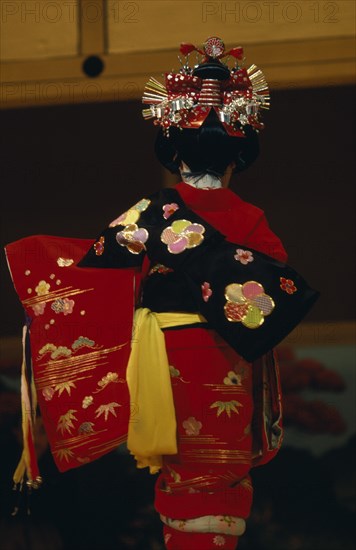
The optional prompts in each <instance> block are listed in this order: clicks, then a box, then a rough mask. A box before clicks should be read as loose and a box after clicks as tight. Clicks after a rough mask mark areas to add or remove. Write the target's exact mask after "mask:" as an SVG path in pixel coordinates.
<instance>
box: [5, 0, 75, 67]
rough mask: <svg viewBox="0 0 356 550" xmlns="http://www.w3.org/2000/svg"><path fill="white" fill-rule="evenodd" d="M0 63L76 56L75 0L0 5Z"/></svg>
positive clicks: (14, 2) (39, 0)
mask: <svg viewBox="0 0 356 550" xmlns="http://www.w3.org/2000/svg"><path fill="white" fill-rule="evenodd" d="M0 21H1V61H2V62H9V61H18V60H33V59H49V58H53V57H70V56H74V55H78V45H79V12H78V1H74V0H71V1H68V2H67V1H64V2H49V1H47V0H36V1H35V2H33V1H27V2H24V1H16V0H15V1H11V2H8V1H7V0H2V1H1V2H0Z"/></svg>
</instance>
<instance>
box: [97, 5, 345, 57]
mask: <svg viewBox="0 0 356 550" xmlns="http://www.w3.org/2000/svg"><path fill="white" fill-rule="evenodd" d="M354 32H355V3H354V2H353V1H350V0H337V1H333V2H330V1H323V0H322V1H314V2H313V1H309V0H299V1H289V0H282V1H281V0H279V1H265V0H258V1H250V0H242V1H241V0H240V1H235V2H234V1H225V2H216V1H198V0H194V1H190V0H180V1H179V2H177V1H174V0H152V1H149V2H147V1H146V0H137V1H135V2H117V1H115V0H112V1H109V2H108V35H109V52H112V53H122V52H139V51H141V52H142V51H155V50H161V51H162V50H166V49H170V48H172V49H175V48H177V44H180V42H193V43H194V44H196V45H200V44H202V43H203V42H204V40H205V39H206V38H207V37H208V36H214V35H218V36H220V37H221V38H222V39H223V40H224V41H225V43H226V44H227V45H229V46H239V45H244V44H259V43H270V42H286V41H296V40H298V41H303V40H310V39H313V40H315V39H318V38H334V37H339V36H353V35H354Z"/></svg>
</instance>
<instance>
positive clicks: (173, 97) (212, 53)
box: [142, 36, 270, 137]
mask: <svg viewBox="0 0 356 550" xmlns="http://www.w3.org/2000/svg"><path fill="white" fill-rule="evenodd" d="M180 52H181V54H182V55H184V56H185V63H184V64H183V63H182V68H181V69H180V70H179V72H170V73H165V84H162V83H161V82H159V81H158V80H156V79H155V78H153V77H151V78H150V79H149V81H148V82H147V84H146V86H145V91H144V94H143V98H142V103H144V104H145V105H149V108H146V109H143V112H142V114H143V117H144V118H145V119H151V118H153V119H155V120H154V124H156V125H159V126H161V127H162V128H163V129H164V131H165V133H166V134H167V135H168V133H169V128H170V127H171V126H176V127H178V128H192V129H197V128H199V127H200V126H201V125H202V124H203V123H204V121H205V119H206V118H207V116H208V114H209V113H210V111H211V109H214V110H215V112H216V114H217V116H218V118H219V120H220V121H221V123H222V125H223V126H224V128H225V129H226V131H227V133H228V134H229V135H231V136H237V137H244V136H245V133H244V126H246V125H250V126H252V127H253V128H254V129H255V130H257V131H258V130H261V129H263V128H264V125H263V123H262V122H261V121H260V120H259V113H260V109H269V102H270V97H269V90H268V85H267V82H266V79H265V77H264V74H263V73H262V71H261V70H260V69H258V67H256V65H251V66H250V67H249V68H248V69H246V68H244V67H240V66H239V65H238V62H239V61H240V60H242V59H243V49H242V48H241V47H236V48H232V49H230V50H228V51H226V50H225V45H224V42H223V41H222V40H221V39H220V38H218V37H216V36H213V37H210V38H208V39H207V40H206V42H205V44H204V48H203V50H201V49H199V48H197V47H196V46H194V45H193V44H186V43H182V44H181V46H180ZM192 52H196V53H197V54H199V55H200V56H202V58H201V59H200V62H199V64H198V65H195V66H194V67H191V66H190V65H189V56H190V54H191V53H192ZM225 57H229V58H231V57H232V58H233V59H234V60H235V64H234V66H233V67H232V68H230V67H228V65H227V64H224V63H222V62H221V61H220V59H222V58H225Z"/></svg>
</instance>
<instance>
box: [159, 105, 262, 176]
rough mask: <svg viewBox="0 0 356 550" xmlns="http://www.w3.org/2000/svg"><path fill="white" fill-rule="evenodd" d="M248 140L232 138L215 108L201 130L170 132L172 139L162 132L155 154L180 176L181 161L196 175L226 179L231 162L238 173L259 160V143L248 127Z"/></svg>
mask: <svg viewBox="0 0 356 550" xmlns="http://www.w3.org/2000/svg"><path fill="white" fill-rule="evenodd" d="M244 132H245V136H246V137H241V138H240V137H235V136H230V135H229V134H228V133H227V132H226V130H225V128H224V127H223V125H222V124H221V122H220V121H219V119H218V117H217V115H216V113H215V111H214V109H212V110H211V111H210V113H209V115H208V116H207V118H206V119H205V121H204V123H203V124H202V126H200V128H199V129H190V128H183V129H182V128H177V127H175V126H173V127H171V128H170V129H169V135H168V137H166V136H165V134H164V132H163V130H162V129H160V130H159V132H158V135H157V138H156V142H155V153H156V155H157V158H158V160H159V161H160V162H161V164H163V166H164V167H165V168H167V169H168V170H169V171H170V172H172V173H179V166H180V163H181V161H184V163H185V164H186V165H187V166H188V167H189V168H190V170H191V172H192V174H193V175H197V176H198V175H202V174H212V175H215V176H218V177H219V176H222V175H223V174H224V173H225V170H226V168H227V166H229V164H231V162H233V161H234V162H235V164H236V167H235V169H234V172H235V173H236V172H241V171H242V170H245V169H246V168H247V167H248V166H250V164H252V162H253V161H254V160H255V159H256V158H257V157H258V154H259V140H258V134H257V132H256V131H255V130H254V129H253V128H252V127H251V126H245V127H244Z"/></svg>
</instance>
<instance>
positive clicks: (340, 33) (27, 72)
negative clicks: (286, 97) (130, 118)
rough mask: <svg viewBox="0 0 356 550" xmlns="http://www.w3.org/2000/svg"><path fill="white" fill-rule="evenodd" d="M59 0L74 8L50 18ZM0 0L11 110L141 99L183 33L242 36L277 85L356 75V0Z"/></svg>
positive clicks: (3, 95) (169, 65)
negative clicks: (93, 65)
mask: <svg viewBox="0 0 356 550" xmlns="http://www.w3.org/2000/svg"><path fill="white" fill-rule="evenodd" d="M57 4H58V5H60V6H63V7H64V6H67V9H66V11H64V9H63V17H62V18H61V19H60V20H59V21H53V23H49V21H48V20H47V19H48V18H49V17H52V18H53V19H55V17H56V13H57V12H58V11H59V8H58V7H57V12H56V11H55V10H56V6H57ZM23 5H26V8H27V11H24V8H23ZM31 6H32V8H33V13H32V14H31V12H30V9H29V7H31ZM38 6H40V7H38ZM45 6H47V8H46V10H45ZM51 6H53V11H52V12H51V10H50V7H51ZM0 7H1V23H2V46H3V47H2V58H1V83H0V103H1V107H2V108H5V109H6V108H12V107H30V106H33V105H59V104H71V103H91V102H102V101H124V100H128V99H129V100H131V99H139V98H140V97H141V96H142V93H143V88H144V85H145V83H146V82H147V80H148V78H149V76H151V75H152V76H155V77H156V78H158V79H160V78H161V77H162V74H163V73H164V72H165V71H167V70H170V69H176V70H178V69H179V61H178V48H179V44H180V42H181V41H192V42H195V43H196V44H197V45H201V44H202V42H203V41H204V40H205V39H206V37H207V36H209V35H210V34H216V35H219V36H221V37H222V38H223V39H224V40H225V42H226V45H227V46H228V47H229V46H233V45H239V44H241V45H243V47H244V50H245V57H246V65H247V66H249V65H250V64H252V63H256V64H257V65H259V66H260V67H261V68H262V69H263V71H264V72H265V75H266V78H267V81H268V83H269V85H270V87H271V88H272V89H277V88H282V89H288V88H303V87H309V88H310V87H320V86H339V85H344V84H352V83H354V82H355V38H354V15H355V3H354V2H353V1H349V0H335V1H328V2H325V1H324V0H320V1H311V0H310V1H309V0H299V1H290V0H273V1H269V2H267V1H262V0H261V1H260V0H258V1H245V0H243V1H239V2H205V1H204V2H202V1H197V0H195V1H193V2H187V1H186V0H180V1H171V0H144V1H143V0H137V1H133V2H132V1H126V0H125V1H123V0H110V1H108V2H104V0H82V1H81V2H79V1H78V0H68V1H66V2H63V3H59V2H49V1H48V2H47V1H46V0H42V1H41V2H40V1H36V2H32V1H28V2H19V1H15V2H8V1H6V0H4V1H3V2H0ZM17 8H18V11H16V9H17ZM40 8H41V9H42V11H41V9H40ZM11 10H12V11H11ZM21 10H22V11H21ZM36 10H37V11H36ZM229 10H230V11H229ZM51 13H52V15H50V14H51ZM46 18H47V19H46ZM59 30H60V32H59ZM56 48H57V49H56ZM53 56H55V57H53ZM90 56H96V58H97V60H98V62H99V63H102V64H103V70H102V71H101V72H100V71H99V73H98V74H97V75H96V76H95V77H90V76H88V74H86V73H85V71H84V70H83V64H84V63H85V61H86V60H87V59H88V57H90Z"/></svg>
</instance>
